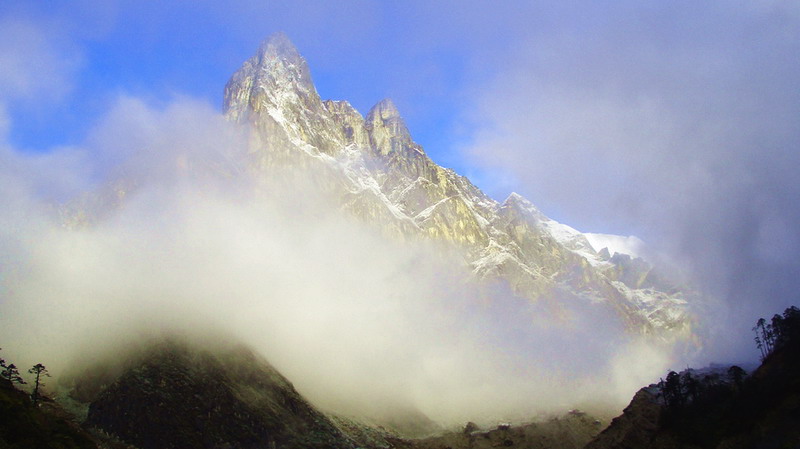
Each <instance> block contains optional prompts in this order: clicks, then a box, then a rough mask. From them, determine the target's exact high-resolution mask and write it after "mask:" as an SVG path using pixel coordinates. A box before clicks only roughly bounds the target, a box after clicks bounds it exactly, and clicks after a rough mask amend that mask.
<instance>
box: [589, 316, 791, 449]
mask: <svg viewBox="0 0 800 449" xmlns="http://www.w3.org/2000/svg"><path fill="white" fill-rule="evenodd" d="M783 323H784V324H785V326H784V330H783V335H784V338H783V339H781V338H778V339H776V344H775V347H774V350H773V351H772V352H771V353H770V354H768V355H767V356H766V357H765V359H764V361H763V363H762V364H761V366H759V367H758V369H756V370H755V372H753V374H752V375H751V376H750V377H749V378H747V379H745V380H744V381H743V382H742V381H741V380H738V379H728V380H723V379H719V378H715V377H713V376H706V377H701V378H699V379H697V380H696V382H697V383H696V384H694V386H693V387H692V389H686V390H685V391H686V392H685V393H684V394H685V398H683V399H682V400H680V401H672V403H671V404H670V405H666V404H665V402H666V401H665V400H664V394H663V391H664V390H663V387H662V388H661V390H660V391H659V389H658V388H654V387H652V386H651V387H649V388H645V389H642V390H640V391H639V392H638V393H636V396H634V398H633V401H631V403H630V405H629V406H628V407H627V408H626V409H625V410H624V411H623V414H622V415H621V416H620V417H618V418H616V419H614V421H613V422H612V423H611V425H610V426H609V427H608V428H607V429H606V430H604V431H603V432H602V433H601V434H600V435H599V436H598V437H597V438H596V439H595V440H594V441H592V442H591V443H590V444H588V445H587V446H586V449H623V448H639V447H649V448H653V449H672V448H708V449H711V448H715V449H746V448H765V449H766V448H800V338H799V337H800V311H798V309H796V308H790V309H787V311H786V312H785V313H784V320H783ZM787 323H788V324H787ZM684 375H685V373H684ZM684 386H687V385H686V384H684Z"/></svg>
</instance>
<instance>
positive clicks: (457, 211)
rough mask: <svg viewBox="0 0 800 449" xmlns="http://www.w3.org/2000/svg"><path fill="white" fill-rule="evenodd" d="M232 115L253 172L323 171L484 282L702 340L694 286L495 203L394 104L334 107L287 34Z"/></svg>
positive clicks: (395, 226) (234, 102) (361, 203)
mask: <svg viewBox="0 0 800 449" xmlns="http://www.w3.org/2000/svg"><path fill="white" fill-rule="evenodd" d="M224 112H225V114H226V116H227V118H228V119H229V120H230V121H232V122H235V123H238V124H240V125H242V126H243V127H244V128H245V129H247V130H248V133H249V146H250V148H249V149H248V154H249V157H250V160H249V161H248V165H249V166H250V167H251V169H253V170H255V171H258V170H261V169H265V168H267V167H271V168H274V167H276V166H279V167H284V166H285V167H293V168H298V169H304V168H312V167H313V168H314V169H315V170H316V172H315V173H317V176H316V179H315V182H316V183H318V184H320V185H321V186H322V187H323V188H325V189H326V190H327V191H330V192H335V193H337V197H338V198H339V199H340V201H341V207H342V208H343V209H344V210H347V211H349V212H350V213H352V214H353V215H355V216H356V217H359V218H360V219H362V220H364V221H366V222H369V223H374V224H375V225H376V226H378V227H380V228H381V229H382V230H383V231H384V233H386V234H388V235H391V236H395V237H400V238H423V239H429V240H432V241H435V242H438V243H441V244H445V245H448V246H449V247H450V248H454V249H456V250H457V251H459V252H460V253H461V254H462V255H463V260H464V263H465V265H466V266H467V268H468V269H469V270H471V272H472V274H473V275H474V277H475V278H477V279H480V280H486V281H499V282H503V283H507V285H508V286H509V287H510V288H511V290H512V291H513V292H514V293H515V294H516V295H518V296H521V297H524V298H527V299H529V300H531V301H543V300H548V301H551V302H552V303H553V304H551V306H552V307H554V308H556V309H557V308H558V301H559V300H560V299H558V298H561V299H563V298H569V299H570V300H572V299H575V298H577V299H579V300H582V301H586V302H587V303H592V304H595V305H597V304H601V305H602V306H605V307H608V308H610V309H611V310H612V311H613V313H614V314H616V315H617V316H618V317H619V318H620V319H621V320H623V322H624V323H625V324H626V327H627V328H628V329H629V330H630V331H631V332H633V333H641V334H646V335H654V336H657V337H658V338H663V339H666V340H675V339H686V338H689V337H691V334H692V332H693V329H692V319H691V316H690V314H689V312H688V306H687V299H689V300H691V299H690V298H689V297H690V296H692V295H693V293H691V292H690V291H689V290H688V289H686V288H680V287H679V286H677V285H673V284H671V283H669V282H667V281H665V280H664V278H663V276H658V275H656V273H655V270H654V269H653V267H652V266H651V265H650V264H648V263H646V262H644V261H643V260H641V259H638V258H635V257H631V256H629V255H624V254H612V253H610V252H609V251H608V250H607V249H601V251H600V252H598V251H597V250H596V249H595V248H593V247H592V245H591V244H590V241H589V240H588V239H587V237H586V235H584V234H582V233H581V232H578V231H576V230H575V229H573V228H571V227H569V226H566V225H564V224H561V223H558V222H556V221H554V220H551V219H549V218H548V217H547V216H545V215H544V214H543V213H541V212H540V211H539V210H538V209H537V208H536V207H535V206H534V205H533V204H531V203H530V202H529V201H528V200H526V199H525V198H523V197H522V196H520V195H518V194H516V193H512V194H511V195H510V196H509V197H508V198H507V199H505V201H503V202H498V201H495V200H494V199H492V198H490V197H488V196H487V195H486V194H484V193H483V192H482V191H481V190H480V189H478V188H477V187H476V186H474V185H473V184H472V183H471V182H470V181H469V180H468V179H467V178H465V177H463V176H459V175H458V174H457V173H455V172H454V171H453V170H450V169H447V168H443V167H441V166H439V165H438V164H436V163H435V162H434V161H432V160H431V159H430V158H429V157H428V156H427V154H426V153H425V151H424V150H423V148H422V147H421V146H420V145H418V144H417V143H415V142H414V141H413V140H412V138H411V134H410V132H409V130H408V128H407V127H406V125H405V122H404V121H403V119H402V117H401V115H400V113H399V111H398V110H397V107H396V106H395V105H394V104H393V103H392V101H391V100H389V99H385V100H382V101H380V102H379V103H378V104H376V105H375V106H374V107H373V108H372V109H371V110H370V111H369V112H368V113H367V115H366V117H363V116H362V115H361V114H360V113H359V112H358V111H356V110H355V109H354V108H353V107H352V106H351V105H350V104H349V103H348V102H346V101H332V100H324V101H323V100H322V99H321V98H320V97H319V94H318V93H317V91H316V89H315V87H314V83H313V81H312V78H311V72H310V70H309V68H308V64H307V63H306V61H305V59H303V57H302V56H300V54H299V53H298V51H297V49H296V48H295V47H294V46H293V45H292V43H291V42H290V41H289V39H288V38H287V37H286V36H285V35H284V34H276V35H273V36H272V37H270V38H269V39H268V40H266V41H265V42H264V43H263V44H262V45H261V47H260V48H259V49H258V51H257V52H256V54H255V55H254V56H253V57H251V58H250V59H249V60H247V61H246V62H245V63H244V64H243V65H242V67H241V68H240V69H239V70H238V71H237V72H236V73H235V74H234V75H233V76H232V77H231V79H230V81H229V82H228V83H227V85H226V86H225V95H224ZM320 173H321V174H323V175H319V174H320ZM554 298H555V299H554Z"/></svg>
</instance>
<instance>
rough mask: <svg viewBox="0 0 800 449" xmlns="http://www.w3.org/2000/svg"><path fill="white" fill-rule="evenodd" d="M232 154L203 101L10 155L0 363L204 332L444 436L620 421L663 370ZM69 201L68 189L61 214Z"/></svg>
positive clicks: (63, 360) (227, 129) (304, 384)
mask: <svg viewBox="0 0 800 449" xmlns="http://www.w3.org/2000/svg"><path fill="white" fill-rule="evenodd" d="M246 151H247V146H246V142H245V140H244V139H243V138H242V137H241V134H240V133H239V132H238V130H237V129H235V128H234V127H233V126H232V125H229V124H228V123H227V122H225V120H224V119H223V118H222V117H221V116H220V115H219V114H218V113H216V112H214V110H213V108H211V107H210V106H208V105H207V104H204V103H202V102H197V101H195V100H192V99H188V98H178V99H175V100H174V101H172V102H171V103H169V104H168V105H167V106H165V107H163V108H159V107H153V106H150V105H148V104H146V103H143V102H142V101H141V100H138V99H135V98H131V97H124V98H121V99H120V100H119V101H118V103H117V105H116V106H115V107H114V108H113V109H112V110H111V112H110V113H109V114H108V116H107V117H106V119H105V120H103V121H101V122H100V123H99V124H98V125H97V126H96V128H95V129H94V131H93V132H92V133H91V134H90V137H89V139H87V142H86V144H85V146H83V147H81V149H73V150H62V151H60V152H52V153H50V154H48V155H44V156H31V155H26V154H22V153H19V152H17V151H16V150H13V149H11V148H6V151H4V152H3V153H2V162H3V164H1V165H0V167H3V169H2V171H1V172H0V182H2V183H3V187H4V188H3V189H2V194H0V201H2V206H3V207H4V210H6V211H8V212H9V213H8V214H5V215H4V221H3V222H2V227H0V249H2V251H0V254H3V255H4V257H3V260H2V267H3V270H2V284H1V287H2V301H0V312H2V313H0V340H1V341H2V342H3V346H4V354H6V357H7V358H8V359H10V360H14V361H15V362H16V363H17V364H18V365H20V366H25V365H26V364H33V363H36V362H42V363H45V364H46V365H47V366H48V368H50V369H51V372H53V373H55V374H58V373H59V372H64V371H65V370H67V369H68V368H69V365H70V363H71V361H74V360H85V359H86V358H87V357H89V358H90V359H91V357H92V356H91V354H93V353H98V354H100V353H103V352H104V351H108V350H110V349H111V350H113V348H115V347H116V346H115V345H125V344H129V343H130V341H132V340H133V341H135V340H137V339H140V340H141V339H144V338H146V337H147V336H152V335H154V334H158V333H161V332H173V331H178V332H191V333H195V334H196V333H201V334H202V333H203V329H207V330H208V331H209V332H221V333H224V334H227V335H231V336H233V337H234V338H237V339H241V340H242V341H244V342H246V343H247V344H249V345H251V346H252V347H254V348H255V349H256V350H257V351H258V352H260V353H262V354H263V355H265V356H266V357H267V359H268V360H270V362H271V363H273V364H274V365H275V366H276V367H277V368H278V369H279V370H280V371H281V372H282V373H283V374H284V375H286V376H287V377H288V378H289V379H290V380H291V381H292V382H294V383H295V385H296V386H297V387H298V389H299V390H300V391H301V392H302V393H304V394H306V395H307V396H308V397H309V398H310V399H311V400H312V401H313V402H314V403H316V404H318V405H319V406H321V407H323V408H325V409H330V410H336V411H339V412H344V413H351V414H356V415H370V414H374V413H378V412H384V413H385V412H386V411H383V410H381V408H392V407H398V408H400V407H404V408H412V409H417V410H420V411H421V412H423V413H425V414H427V415H429V416H430V417H432V418H434V419H435V420H437V421H440V422H443V423H448V424H454V423H459V422H462V421H465V420H483V421H484V422H489V423H491V422H494V421H497V420H502V419H513V420H517V421H519V420H521V419H530V418H531V417H533V416H536V415H539V414H546V413H551V412H552V413H556V412H563V411H565V410H568V409H569V408H573V407H575V406H588V407H594V408H595V409H596V410H614V409H619V408H620V407H621V406H622V405H624V404H625V403H626V402H627V400H628V399H629V397H630V394H631V393H632V392H633V391H635V389H636V388H638V387H639V386H640V385H641V384H643V383H648V382H650V381H651V380H653V379H654V378H655V377H657V376H658V375H659V374H661V373H662V371H663V370H664V369H666V368H667V367H668V364H669V363H672V362H674V360H673V359H670V358H669V356H668V355H665V352H664V351H663V349H662V348H659V347H658V346H656V345H653V344H648V343H646V342H639V341H631V340H630V337H629V336H626V335H625V334H624V332H623V331H622V326H621V324H620V323H618V322H617V321H616V318H614V317H613V316H611V315H608V316H605V315H603V316H599V315H598V314H602V313H608V312H603V308H600V307H598V308H597V310H595V309H594V308H592V307H591V306H589V307H588V308H587V306H586V304H583V303H579V302H573V303H569V301H567V302H566V306H565V307H566V308H568V309H573V310H571V312H572V317H573V319H572V320H571V321H569V322H567V323H559V322H558V321H557V320H552V319H548V312H547V311H546V310H545V309H544V308H543V307H539V306H537V305H535V304H531V303H529V302H527V301H522V300H519V299H516V298H514V297H513V296H512V295H511V294H510V293H508V292H507V291H505V290H504V289H502V288H501V287H500V286H483V287H480V286H476V285H475V284H473V283H472V281H471V280H469V278H468V276H467V273H468V271H467V270H466V269H464V270H462V265H463V262H460V261H459V260H458V259H456V258H450V257H449V256H447V255H441V251H438V250H437V249H436V248H433V247H429V246H427V244H425V243H422V242H418V243H407V242H406V243H401V242H397V241H394V240H391V239H387V238H385V237H384V236H382V235H381V234H380V232H379V230H376V229H375V228H373V227H370V226H367V225H365V224H363V223H359V222H357V221H354V220H353V219H351V218H349V217H348V216H343V215H342V214H341V213H340V212H339V210H338V208H337V207H336V206H335V201H334V200H332V199H330V198H328V197H326V196H325V194H324V193H323V192H318V191H315V190H314V188H313V187H312V185H313V184H312V183H311V182H307V183H306V182H305V181H303V180H302V179H303V178H302V177H300V178H293V177H285V176H282V172H283V171H284V170H287V169H286V168H278V169H277V170H276V171H275V172H267V173H253V172H252V171H249V170H248V169H247V168H246V166H245V165H244V164H242V161H243V160H245V157H246ZM87 154H90V155H92V156H91V159H90V158H88V157H86V155H87ZM64 161H70V163H64ZM98 164H99V167H98V166H97V165H98ZM109 166H113V167H114V168H113V169H111V168H109ZM101 168H102V169H101ZM75 172H77V173H81V174H82V175H81V176H77V175H76V173H75ZM98 172H99V173H106V174H108V175H107V177H105V178H102V177H98V176H96V175H93V173H98ZM307 175H308V176H314V173H308V174H307ZM75 177H78V178H80V179H83V180H88V181H87V182H86V183H85V184H83V185H79V186H77V187H76V185H75V181H74V178H75ZM289 178H293V179H295V181H294V182H288V181H286V180H287V179H289ZM64 189H67V190H70V191H74V192H77V193H76V195H74V196H73V199H71V200H68V201H66V203H65V204H66V206H59V205H58V204H59V203H58V201H55V200H54V198H59V197H61V196H63V194H59V195H53V194H52V192H62V191H63V190H64ZM81 191H86V192H88V193H87V194H80V192H81ZM62 204H64V202H62ZM631 358H633V359H631ZM631 360H636V361H637V363H636V364H635V365H633V368H632V367H631V366H632V364H631Z"/></svg>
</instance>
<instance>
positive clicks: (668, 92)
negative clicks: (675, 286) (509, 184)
mask: <svg viewBox="0 0 800 449" xmlns="http://www.w3.org/2000/svg"><path fill="white" fill-rule="evenodd" d="M542 9H543V10H544V9H546V8H542ZM548 11H550V12H554V11H560V12H562V13H565V14H563V15H561V16H559V15H557V14H552V15H549V17H551V18H553V21H552V22H551V23H550V24H549V26H548V25H545V26H544V28H540V29H535V30H532V31H530V32H528V33H527V34H526V36H525V37H524V38H523V39H521V41H520V42H519V43H518V44H517V45H514V46H513V50H511V51H510V52H509V54H507V57H508V64H506V65H505V66H503V67H502V68H501V69H500V70H498V72H497V73H496V74H495V75H494V76H493V78H492V80H491V82H490V83H485V84H482V85H476V86H474V87H475V91H476V92H477V98H476V100H475V102H474V110H473V112H472V113H471V116H470V118H471V120H470V124H472V125H473V126H475V129H476V132H475V134H474V140H473V142H472V143H471V144H470V145H467V146H466V148H465V151H467V152H468V153H469V154H471V155H472V156H473V157H474V158H476V159H475V160H476V161H477V163H479V164H482V165H485V166H492V167H495V168H496V169H498V170H503V171H505V172H507V173H509V174H510V175H511V176H513V177H514V179H516V180H517V181H518V182H519V183H520V184H521V187H520V186H517V187H516V188H517V189H519V190H520V191H522V192H523V193H525V194H526V195H527V196H529V197H530V198H531V199H532V201H533V202H534V203H536V204H538V205H539V206H540V207H541V209H542V210H544V211H546V212H550V213H551V214H555V216H556V217H558V219H559V220H562V221H565V222H567V223H572V224H581V225H580V226H582V229H583V230H587V231H606V232H607V231H611V232H614V233H625V234H636V235H638V236H639V237H641V238H643V239H644V240H645V241H646V242H647V244H648V245H650V246H651V247H654V248H656V249H658V250H661V251H664V252H666V253H667V254H670V255H671V256H672V257H673V259H674V260H676V261H677V262H678V264H679V265H680V266H682V267H684V269H685V270H686V271H687V272H688V273H690V274H691V276H692V278H693V280H694V282H695V284H696V285H698V286H700V287H701V288H703V289H704V290H705V291H706V292H708V293H709V294H711V295H713V296H716V297H718V298H719V299H720V300H722V301H723V303H724V304H726V305H727V306H728V307H725V308H720V309H717V310H715V311H713V312H708V313H710V314H712V315H714V316H709V317H706V318H709V319H710V323H709V325H710V326H714V325H715V324H716V325H719V324H720V323H726V324H725V329H719V331H720V332H722V334H719V335H717V336H715V338H714V341H713V342H712V343H718V347H714V348H709V353H708V355H707V357H708V358H717V359H722V360H724V359H735V358H754V357H755V355H754V354H755V353H754V350H753V348H752V343H751V341H750V335H749V333H748V329H749V328H750V327H751V326H752V322H754V321H755V320H756V319H757V318H758V317H759V316H771V315H772V314H773V313H776V312H780V311H782V310H783V308H785V307H786V306H788V305H790V304H792V303H793V302H795V303H796V301H797V293H796V292H797V291H798V290H800V285H798V282H797V277H796V276H795V274H794V273H796V272H797V271H798V268H800V264H798V258H797V254H798V251H800V239H798V237H797V235H798V226H797V223H798V220H797V219H798V218H799V217H800V207H798V203H797V201H796V200H795V199H796V198H798V197H800V182H798V178H797V176H796V167H799V166H800V152H798V151H797V150H798V147H799V146H800V126H798V124H797V120H796V117H797V116H798V113H800V89H798V87H800V85H798V80H800V63H799V62H798V59H797V58H796V57H795V56H794V55H796V54H797V53H798V51H799V50H800V33H798V31H797V30H798V29H800V14H798V9H797V8H796V6H794V4H793V3H791V2H758V3H749V4H747V5H733V4H731V3H730V2H712V3H710V4H704V5H701V6H698V5H696V4H691V5H690V4H688V3H686V2H678V3H670V4H669V5H666V4H663V3H661V4H650V5H642V4H639V3H633V2H621V3H620V2H618V3H615V4H614V5H589V6H584V7H582V8H581V10H580V11H577V10H574V9H571V8H570V7H569V6H564V7H563V8H561V7H557V8H554V9H549V10H548ZM545 14H546V13H545ZM501 188H502V186H501ZM718 318H719V319H720V321H719V322H717V323H715V321H716V320H717V319H718Z"/></svg>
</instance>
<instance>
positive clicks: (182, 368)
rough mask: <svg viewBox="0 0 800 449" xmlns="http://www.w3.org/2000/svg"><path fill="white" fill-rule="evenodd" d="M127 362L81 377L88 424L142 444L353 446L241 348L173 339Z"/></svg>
mask: <svg viewBox="0 0 800 449" xmlns="http://www.w3.org/2000/svg"><path fill="white" fill-rule="evenodd" d="M123 363H124V365H125V367H124V369H121V370H120V369H118V368H114V367H112V366H106V367H105V368H102V369H101V368H93V369H91V370H89V371H87V372H84V373H81V374H79V375H78V376H77V377H76V380H74V383H73V392H72V397H73V398H74V399H76V400H78V401H79V402H83V403H88V404H89V405H88V414H87V417H86V421H85V423H84V425H85V426H87V427H89V428H91V429H96V430H99V431H101V432H102V433H103V434H106V435H110V436H113V438H114V439H116V440H119V441H123V442H125V443H128V444H131V445H133V446H135V447H136V448H138V449H164V448H186V447H191V448H209V449H211V448H223V447H229V448H274V447H285V448H332V449H350V448H353V447H354V446H353V443H352V442H351V441H350V439H348V438H347V437H346V436H345V435H343V434H342V433H341V432H340V431H339V430H338V428H337V427H336V426H335V425H334V424H333V423H332V422H331V421H330V420H329V419H328V418H327V417H326V416H325V415H323V414H322V413H320V412H319V411H318V410H316V409H315V408H314V407H313V406H312V405H310V404H309V403H308V402H307V401H306V400H305V399H304V398H303V397H302V396H301V395H300V394H299V393H298V392H297V391H295V389H294V387H293V386H292V384H291V383H290V382H289V381H288V380H286V378H284V377H283V376H282V375H281V374H280V373H278V372H277V371H276V370H275V369H274V368H272V366H270V365H269V364H268V363H267V362H266V361H265V360H263V359H261V358H259V357H257V356H256V355H254V354H253V353H252V352H251V351H250V350H248V349H246V348H244V347H242V346H232V347H221V348H220V347H217V348H201V347H197V346H195V345H191V344H188V343H185V342H180V341H177V340H170V341H166V342H163V343H159V344H157V345H155V346H153V347H150V348H147V349H146V350H144V351H142V352H141V353H139V354H137V355H136V356H134V358H133V359H132V360H129V361H125V362H123ZM114 373H118V374H116V375H115V374H114Z"/></svg>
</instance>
